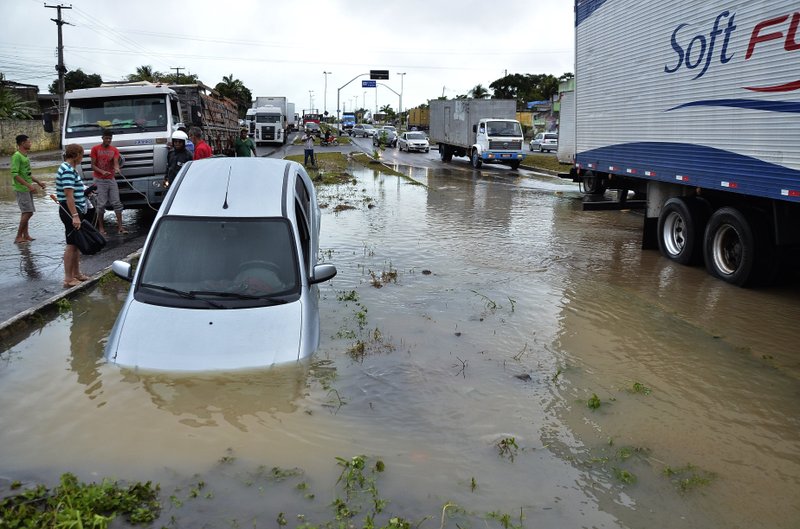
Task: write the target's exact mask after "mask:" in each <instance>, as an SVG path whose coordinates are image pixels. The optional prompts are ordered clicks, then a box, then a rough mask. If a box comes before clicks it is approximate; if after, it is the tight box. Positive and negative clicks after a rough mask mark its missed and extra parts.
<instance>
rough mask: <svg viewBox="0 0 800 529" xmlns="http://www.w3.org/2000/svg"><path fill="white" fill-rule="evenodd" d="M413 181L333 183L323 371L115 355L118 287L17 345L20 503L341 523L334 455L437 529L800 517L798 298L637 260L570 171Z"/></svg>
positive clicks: (0, 376) (4, 394)
mask: <svg viewBox="0 0 800 529" xmlns="http://www.w3.org/2000/svg"><path fill="white" fill-rule="evenodd" d="M398 169H399V170H400V171H402V172H404V173H406V174H408V175H409V176H410V177H411V178H413V179H414V180H416V181H418V182H420V183H422V184H425V185H424V186H420V185H412V184H411V183H410V182H409V180H408V179H405V178H399V177H396V176H388V175H385V174H382V173H378V172H376V171H372V170H366V169H355V168H354V171H355V175H356V177H357V183H356V184H355V185H342V186H336V187H331V188H327V189H324V190H321V191H320V202H321V203H322V204H324V205H325V206H326V207H325V209H324V212H325V213H324V219H323V224H322V245H321V246H322V247H321V251H322V253H323V255H324V258H325V260H326V261H329V262H332V263H334V264H336V266H337V268H338V269H339V275H338V276H337V277H336V278H334V280H332V281H331V282H329V283H325V284H322V285H321V286H320V295H321V300H320V310H321V319H322V336H321V347H320V349H319V351H318V352H317V354H316V355H315V357H314V358H313V360H312V361H311V362H309V363H307V364H303V365H299V366H290V367H282V368H278V369H269V370H260V371H252V372H246V373H229V374H205V375H197V376H177V375H170V374H152V373H149V374H148V373H136V372H132V371H128V370H123V369H119V368H117V367H115V366H113V365H106V364H104V363H103V362H102V350H103V346H104V342H105V339H106V337H107V336H108V333H109V331H110V329H111V326H112V325H113V322H114V319H115V317H116V313H117V311H118V309H119V307H120V304H121V302H122V300H123V298H124V295H125V292H126V288H127V284H125V283H123V282H121V281H119V280H112V281H107V282H104V283H102V284H99V285H98V286H97V287H96V288H95V289H94V290H92V291H91V292H90V293H89V294H87V295H85V296H82V297H80V298H78V299H75V300H73V302H72V306H71V307H70V308H69V309H66V310H65V312H64V313H63V314H62V315H61V316H59V317H57V318H56V319H54V320H53V321H47V322H43V323H42V326H41V329H39V330H37V331H35V332H32V333H30V334H29V335H26V336H22V337H20V339H19V341H18V342H15V343H9V344H4V345H5V347H4V349H5V352H3V353H2V355H0V359H2V362H0V385H1V387H2V391H0V409H2V410H3V414H2V427H1V428H0V469H1V470H0V473H1V476H0V477H2V478H3V479H2V481H0V485H3V487H2V490H7V480H12V479H20V480H22V481H24V482H25V483H31V482H46V483H50V484H52V483H55V482H56V481H57V478H58V476H59V475H60V473H62V472H65V471H72V472H75V473H76V474H78V476H79V477H81V478H82V479H84V480H97V479H100V478H101V477H104V476H108V477H112V478H115V479H124V480H154V481H157V482H159V483H161V488H162V495H163V497H164V503H165V508H164V513H163V515H162V520H161V521H162V522H166V521H168V520H170V517H174V518H173V522H174V524H175V526H176V527H239V526H241V527H274V524H275V523H276V519H277V518H278V516H279V514H278V513H284V514H285V518H286V520H287V521H288V524H289V525H290V526H292V527H294V526H295V525H298V524H299V523H301V521H307V522H311V523H323V522H326V521H330V520H332V519H333V515H332V514H331V513H332V512H333V511H332V509H331V507H330V504H331V502H332V501H333V500H334V498H335V497H336V495H337V490H338V491H339V492H338V494H339V495H340V496H341V495H342V493H341V492H340V490H341V489H337V488H336V487H337V486H336V480H337V477H338V476H339V473H340V472H341V470H342V468H341V467H340V466H338V465H337V460H336V458H337V457H341V458H345V459H350V458H351V457H353V456H357V455H360V454H363V455H366V456H368V457H369V458H371V459H370V461H375V460H378V459H380V460H382V461H384V462H385V464H386V470H385V472H383V473H382V474H380V475H379V476H378V478H377V486H378V488H379V490H380V495H381V496H382V497H383V498H385V499H387V500H389V503H388V505H387V507H386V512H385V513H384V515H385V516H388V515H392V516H396V515H399V516H404V517H406V518H407V519H409V520H410V521H411V522H412V524H416V523H422V524H423V526H424V527H436V526H437V525H441V524H443V525H444V526H446V527H456V524H458V526H459V527H461V528H462V529H466V528H467V527H478V526H484V521H483V520H484V519H486V520H487V521H488V524H489V525H490V526H493V527H499V526H500V525H501V522H500V521H498V518H500V517H501V515H504V514H505V515H507V516H508V517H507V518H506V519H505V521H506V524H505V525H509V524H510V525H513V526H514V527H517V526H520V525H521V526H522V527H526V528H538V527H558V528H572V527H574V528H578V527H597V528H601V527H602V528H654V527H658V528H666V529H670V528H687V529H688V528H697V527H703V528H705V529H716V528H719V529H723V528H725V529H730V528H748V529H753V528H765V529H766V528H770V529H775V528H794V527H798V526H800V412H798V408H797V402H798V398H799V397H800V343H798V340H797V330H796V329H797V322H798V321H800V289H799V288H798V287H797V286H796V285H789V286H784V287H781V288H776V289H768V290H743V289H739V288H736V287H731V286H729V285H726V284H724V283H722V282H720V281H717V280H714V279H712V278H711V277H710V276H708V275H707V274H706V273H705V272H704V271H703V270H702V269H699V268H687V267H681V266H677V265H674V264H672V263H670V262H669V261H667V260H665V259H663V258H661V257H660V256H659V255H658V254H657V253H656V252H652V251H646V252H643V251H641V250H640V249H639V239H640V233H639V232H640V225H641V218H640V217H639V216H637V215H636V214H633V213H630V212H603V213H583V212H581V210H580V197H579V195H578V194H577V192H576V191H577V190H576V189H575V188H574V187H573V186H572V185H567V184H564V183H561V182H559V181H557V180H556V179H553V178H547V177H540V176H535V175H526V176H525V177H519V176H518V175H517V174H516V173H512V172H509V171H503V170H485V171H473V170H472V169H470V168H468V166H465V167H460V166H457V165H456V164H453V165H452V166H450V167H449V168H448V169H445V170H442V169H437V170H433V169H412V168H409V167H398ZM342 206H351V207H352V209H347V208H346V207H342ZM378 286H380V288H378ZM590 402H591V403H593V406H592V407H590V405H589V403H590ZM511 438H513V444H510V443H509V440H510V439H511ZM504 441H505V444H504ZM503 447H505V448H507V450H505V451H503ZM273 467H278V468H279V469H283V470H282V471H277V472H273V471H270V470H269V469H272V468H273ZM198 491H199V493H198ZM309 491H310V492H309ZM448 503H450V504H451V506H450V507H447V508H446V509H445V511H446V513H447V515H448V516H447V517H445V518H444V519H443V520H442V519H441V518H442V511H443V508H444V506H445V505H446V504H448ZM455 506H458V507H455ZM297 515H304V517H303V518H297V517H296V516H297ZM426 517H430V519H426ZM362 519H363V513H362V515H359V516H357V517H356V518H354V522H355V523H361V521H362ZM425 520H427V521H425ZM384 522H385V520H384ZM479 524H480V525H479Z"/></svg>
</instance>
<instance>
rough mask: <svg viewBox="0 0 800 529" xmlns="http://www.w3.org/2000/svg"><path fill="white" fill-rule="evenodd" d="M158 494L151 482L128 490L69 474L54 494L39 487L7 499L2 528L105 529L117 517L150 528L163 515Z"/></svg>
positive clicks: (3, 504)
mask: <svg viewBox="0 0 800 529" xmlns="http://www.w3.org/2000/svg"><path fill="white" fill-rule="evenodd" d="M158 493H159V487H158V485H155V486H153V485H152V484H151V482H149V481H148V482H147V483H133V484H131V485H128V486H124V485H120V484H119V483H117V482H115V481H114V482H112V481H109V480H103V482H102V483H88V484H87V483H81V482H79V481H78V478H76V477H75V476H74V475H73V474H70V473H66V474H63V475H62V476H61V481H60V484H59V485H58V486H57V487H55V488H54V489H52V490H50V489H48V488H47V487H45V486H44V485H38V486H36V487H35V488H33V489H29V490H26V491H24V492H22V493H20V494H17V495H14V496H9V497H6V498H3V500H2V501H0V512H2V513H3V514H2V519H0V526H2V527H56V528H72V527H76V528H82V527H92V528H97V529H105V528H107V527H108V526H109V524H110V523H111V521H112V520H113V519H114V518H116V517H117V516H123V517H125V519H126V520H127V521H128V522H130V523H131V524H133V525H140V524H149V523H151V522H153V521H154V520H155V519H156V518H158V516H159V514H160V512H161V503H160V502H159V501H158Z"/></svg>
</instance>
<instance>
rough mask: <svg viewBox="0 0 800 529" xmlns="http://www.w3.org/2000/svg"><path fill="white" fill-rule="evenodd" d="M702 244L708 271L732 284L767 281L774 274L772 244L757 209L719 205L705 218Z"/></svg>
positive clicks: (770, 280) (774, 264) (768, 281)
mask: <svg viewBox="0 0 800 529" xmlns="http://www.w3.org/2000/svg"><path fill="white" fill-rule="evenodd" d="M703 246H704V252H703V253H704V256H705V260H706V269H707V270H708V272H709V273H710V274H711V275H712V276H714V277H716V278H719V279H722V280H723V281H726V282H728V283H731V284H733V285H737V286H740V287H743V286H751V285H754V284H767V283H771V282H772V281H773V280H774V279H775V277H776V275H777V271H778V263H777V259H776V255H775V253H776V252H775V245H774V243H773V242H772V238H771V236H770V233H769V229H768V228H767V223H766V221H765V220H764V219H763V217H762V216H761V215H760V214H759V213H757V212H748V213H747V214H745V213H743V212H741V211H739V210H738V209H736V208H732V207H723V208H720V209H718V210H717V211H715V212H714V214H713V215H711V219H709V221H708V225H707V226H706V231H705V236H704V242H703Z"/></svg>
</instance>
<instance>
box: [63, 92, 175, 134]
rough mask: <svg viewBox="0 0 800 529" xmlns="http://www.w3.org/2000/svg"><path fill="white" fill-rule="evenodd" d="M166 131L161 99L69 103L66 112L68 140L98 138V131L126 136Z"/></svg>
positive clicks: (113, 98) (163, 99) (77, 101)
mask: <svg viewBox="0 0 800 529" xmlns="http://www.w3.org/2000/svg"><path fill="white" fill-rule="evenodd" d="M167 128H168V127H167V99H166V97H165V96H163V95H157V96H125V97H106V98H92V99H71V100H70V101H69V106H68V109H67V128H66V137H67V138H77V137H81V136H99V135H100V130H101V129H110V130H112V131H113V132H114V133H115V134H127V133H132V132H133V133H135V132H152V131H166V130H167Z"/></svg>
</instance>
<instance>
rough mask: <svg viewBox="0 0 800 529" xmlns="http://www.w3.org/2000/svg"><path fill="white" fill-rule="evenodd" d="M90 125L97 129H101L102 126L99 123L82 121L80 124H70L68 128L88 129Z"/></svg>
mask: <svg viewBox="0 0 800 529" xmlns="http://www.w3.org/2000/svg"><path fill="white" fill-rule="evenodd" d="M90 127H94V128H97V129H101V128H102V127H101V126H100V125H98V124H97V123H81V124H80V125H69V126H68V127H67V128H70V129H88V128H90Z"/></svg>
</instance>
